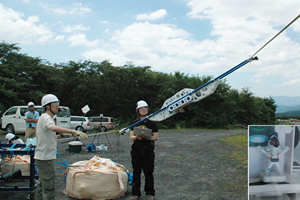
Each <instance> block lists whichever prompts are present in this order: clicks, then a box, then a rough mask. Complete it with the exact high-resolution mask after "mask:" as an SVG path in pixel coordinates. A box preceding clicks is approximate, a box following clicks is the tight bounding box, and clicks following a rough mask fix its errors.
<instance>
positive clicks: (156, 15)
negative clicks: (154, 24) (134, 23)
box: [136, 9, 167, 21]
mask: <svg viewBox="0 0 300 200" xmlns="http://www.w3.org/2000/svg"><path fill="white" fill-rule="evenodd" d="M166 15H167V11H166V10H165V9H160V10H157V11H155V12H153V13H150V14H139V15H137V16H136V19H137V20H150V21H152V20H157V19H162V18H164V17H165V16H166Z"/></svg>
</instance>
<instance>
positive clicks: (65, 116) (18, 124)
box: [1, 106, 71, 133]
mask: <svg viewBox="0 0 300 200" xmlns="http://www.w3.org/2000/svg"><path fill="white" fill-rule="evenodd" d="M59 107H60V111H58V113H57V114H56V116H55V121H56V124H57V126H60V127H63V128H68V129H70V128H71V122H70V116H71V112H70V109H69V108H68V107H65V106H59ZM27 111H29V109H28V106H13V107H11V108H9V109H8V110H7V111H6V112H5V113H4V114H3V115H2V118H1V119H2V129H5V130H6V132H7V133H25V130H26V122H25V113H26V112H27ZM35 111H37V112H39V114H40V116H41V115H42V113H44V112H45V108H44V107H42V106H35Z"/></svg>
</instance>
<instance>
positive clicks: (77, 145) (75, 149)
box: [69, 141, 82, 153]
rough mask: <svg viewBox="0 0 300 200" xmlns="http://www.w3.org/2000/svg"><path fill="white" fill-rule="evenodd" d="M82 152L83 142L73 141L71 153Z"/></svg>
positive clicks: (70, 143)
mask: <svg viewBox="0 0 300 200" xmlns="http://www.w3.org/2000/svg"><path fill="white" fill-rule="evenodd" d="M81 150H82V142H79V141H72V142H69V152H70V153H80V152H81Z"/></svg>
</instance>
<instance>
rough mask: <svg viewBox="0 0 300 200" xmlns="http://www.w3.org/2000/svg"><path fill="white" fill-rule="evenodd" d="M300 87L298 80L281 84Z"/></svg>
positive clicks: (299, 80)
mask: <svg viewBox="0 0 300 200" xmlns="http://www.w3.org/2000/svg"><path fill="white" fill-rule="evenodd" d="M294 85H296V86H300V79H299V78H297V79H292V80H289V81H286V82H284V83H283V86H294Z"/></svg>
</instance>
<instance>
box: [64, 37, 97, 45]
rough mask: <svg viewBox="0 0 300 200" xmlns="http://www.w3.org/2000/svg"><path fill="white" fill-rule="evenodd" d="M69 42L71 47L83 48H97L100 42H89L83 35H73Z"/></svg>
mask: <svg viewBox="0 0 300 200" xmlns="http://www.w3.org/2000/svg"><path fill="white" fill-rule="evenodd" d="M67 41H69V42H70V43H71V46H83V47H96V46H97V45H98V43H99V40H94V41H88V40H87V39H86V36H85V35H83V34H75V35H71V36H70V37H69V38H68V39H67Z"/></svg>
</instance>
